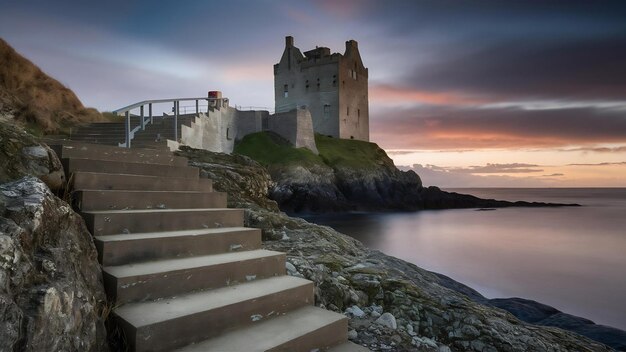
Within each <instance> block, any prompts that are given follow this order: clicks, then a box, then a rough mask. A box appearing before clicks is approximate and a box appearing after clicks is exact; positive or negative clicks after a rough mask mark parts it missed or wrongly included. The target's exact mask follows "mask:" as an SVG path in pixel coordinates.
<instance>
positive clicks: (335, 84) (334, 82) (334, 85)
mask: <svg viewBox="0 0 626 352" xmlns="http://www.w3.org/2000/svg"><path fill="white" fill-rule="evenodd" d="M333 87H337V75H333Z"/></svg>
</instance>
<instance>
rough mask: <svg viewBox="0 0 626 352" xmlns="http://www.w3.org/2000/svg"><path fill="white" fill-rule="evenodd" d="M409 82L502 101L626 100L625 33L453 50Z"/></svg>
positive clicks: (514, 41) (420, 67)
mask: <svg viewBox="0 0 626 352" xmlns="http://www.w3.org/2000/svg"><path fill="white" fill-rule="evenodd" d="M455 51H456V52H455ZM406 83H407V84H410V85H411V86H413V87H415V88H417V89H428V90H433V91H443V92H457V93H465V94H472V93H473V94H483V95H487V96H490V97H492V98H499V99H501V100H504V99H506V100H510V99H513V100H520V99H566V100H574V101H575V100H577V99H602V100H606V99H612V100H624V99H625V98H626V93H625V92H626V34H622V35H613V36H610V37H606V38H601V39H598V38H582V37H581V38H575V39H566V40H564V39H563V38H559V39H555V40H545V39H542V38H533V39H532V40H528V39H527V40H508V39H507V40H503V41H501V42H496V43H492V44H488V45H485V46H484V47H479V48H478V49H469V48H468V47H461V48H460V49H456V50H455V49H450V52H448V55H441V57H440V60H437V61H436V62H431V63H427V64H422V65H420V66H419V67H417V68H416V70H415V72H414V74H413V75H412V76H411V77H410V80H409V81H408V82H406Z"/></svg>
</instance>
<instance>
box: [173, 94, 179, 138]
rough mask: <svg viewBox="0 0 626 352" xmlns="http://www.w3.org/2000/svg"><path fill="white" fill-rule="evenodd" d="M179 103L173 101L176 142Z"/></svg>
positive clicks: (175, 136)
mask: <svg viewBox="0 0 626 352" xmlns="http://www.w3.org/2000/svg"><path fill="white" fill-rule="evenodd" d="M179 107H180V103H179V102H178V100H175V101H174V140H175V141H176V142H178V108H179Z"/></svg>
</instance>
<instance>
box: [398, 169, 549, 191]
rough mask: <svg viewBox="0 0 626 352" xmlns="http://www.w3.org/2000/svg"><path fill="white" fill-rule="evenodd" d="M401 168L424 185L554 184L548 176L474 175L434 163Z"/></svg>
mask: <svg viewBox="0 0 626 352" xmlns="http://www.w3.org/2000/svg"><path fill="white" fill-rule="evenodd" d="M398 168H400V169H401V170H405V171H406V170H413V171H415V172H416V173H417V174H418V175H419V176H420V178H421V179H422V183H423V184H424V185H426V186H438V187H443V188H455V187H547V186H551V185H554V182H553V181H551V180H550V179H549V178H546V179H544V178H543V177H519V176H518V177H513V176H508V175H475V174H472V173H468V172H467V170H465V169H460V168H449V167H442V166H436V165H421V164H414V165H413V166H399V167H398Z"/></svg>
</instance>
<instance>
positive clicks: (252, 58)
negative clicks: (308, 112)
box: [0, 1, 626, 187]
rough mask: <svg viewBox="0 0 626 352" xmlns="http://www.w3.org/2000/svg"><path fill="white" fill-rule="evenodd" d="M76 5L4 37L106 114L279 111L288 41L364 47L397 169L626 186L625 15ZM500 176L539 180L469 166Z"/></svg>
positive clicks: (541, 6)
mask: <svg viewBox="0 0 626 352" xmlns="http://www.w3.org/2000/svg"><path fill="white" fill-rule="evenodd" d="M63 4H64V5H60V4H52V3H49V2H44V1H28V2H16V3H14V4H12V6H10V7H8V8H7V7H5V8H3V10H2V11H1V13H0V35H1V36H2V37H3V38H4V39H6V40H7V41H8V42H9V44H11V45H12V46H14V47H15V48H16V49H17V50H18V51H19V52H20V53H22V54H24V55H25V56H26V57H28V58H29V59H30V60H32V61H33V62H35V63H36V64H37V65H39V66H41V67H42V68H43V69H44V70H45V71H46V72H47V73H49V74H50V75H52V76H54V77H55V78H57V79H59V80H60V81H61V82H63V83H64V84H66V85H68V86H69V87H70V88H71V89H73V90H74V91H75V92H76V93H77V94H78V96H79V97H80V98H81V100H82V101H83V102H84V103H85V105H88V106H93V107H96V108H98V109H100V110H103V111H106V110H112V109H115V108H119V107H121V106H124V105H126V104H128V103H131V102H133V101H139V100H143V99H147V98H159V97H169V96H197V95H202V94H205V92H206V91H207V90H210V89H219V90H221V91H222V92H224V95H225V96H228V97H229V98H230V101H231V102H232V103H233V104H235V105H239V106H259V107H268V108H270V109H271V108H272V107H273V106H274V101H273V95H274V91H273V71H272V70H273V68H272V67H273V64H274V63H276V62H277V61H278V59H279V57H280V54H281V52H282V46H283V41H284V37H285V36H286V35H292V36H294V38H295V40H296V44H297V45H298V46H300V47H303V48H309V47H315V45H321V44H323V45H328V46H329V47H330V49H331V51H340V50H341V48H342V47H343V45H344V41H345V40H348V39H355V40H357V41H358V42H359V49H360V52H361V55H362V57H363V61H364V64H365V66H366V67H368V69H369V83H370V84H369V102H370V135H371V139H372V141H373V142H376V143H378V144H379V145H380V146H381V147H383V148H384V149H386V150H387V151H389V152H390V156H391V157H392V158H393V159H394V161H395V162H396V164H397V165H399V166H404V167H405V168H408V167H412V166H413V165H422V169H423V170H422V169H420V168H419V167H418V169H419V170H421V171H420V172H422V174H423V175H422V177H423V178H424V179H425V180H426V181H427V183H432V184H437V185H443V186H459V187H462V186H471V185H475V184H480V185H484V186H489V185H499V186H510V187H518V186H524V187H528V186H536V187H543V186H549V187H584V186H593V187H603V186H607V187H626V177H624V176H625V175H626V164H624V162H626V21H624V18H626V10H625V9H624V8H625V7H624V6H622V4H621V3H620V2H605V3H603V5H602V6H594V4H592V3H588V2H578V1H574V2H571V3H568V5H567V6H553V5H554V4H552V5H551V4H548V3H534V2H531V3H515V4H506V3H499V2H485V3H480V4H473V3H459V2H452V3H449V2H446V1H442V2H431V1H423V2H418V1H394V2H391V3H387V2H385V3H383V2H379V1H340V2H339V1H313V2H308V1H290V2H271V1H270V2H263V1H259V2H247V1H233V2H221V3H214V2H211V3H205V2H200V1H192V2H189V3H186V5H185V10H184V11H183V10H182V9H181V6H179V5H178V4H175V3H170V4H163V5H159V6H158V8H152V7H150V8H151V9H152V10H151V11H148V12H146V11H144V10H145V9H144V8H143V7H142V6H139V5H137V6H130V5H128V4H126V3H124V2H121V1H110V2H102V3H98V4H97V5H93V4H86V3H83V2H74V1H69V2H64V3H63ZM93 6H96V8H93ZM120 8H123V9H124V11H120ZM94 13H98V16H95V17H94V16H93V14H94ZM120 13H123V15H120ZM218 14H219V15H218ZM489 164H492V165H493V164H529V165H538V168H539V169H541V170H542V171H541V172H519V171H513V170H507V172H502V173H495V172H493V173H489V174H480V173H478V172H473V171H472V169H467V168H469V167H471V166H481V167H485V166H487V165H489ZM583 164H584V165H583ZM426 165H430V167H426Z"/></svg>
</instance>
